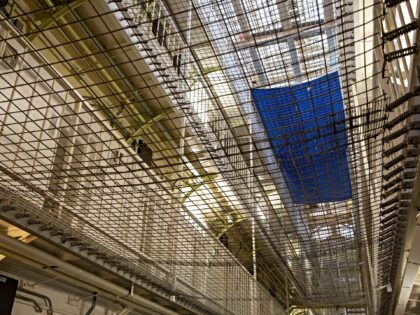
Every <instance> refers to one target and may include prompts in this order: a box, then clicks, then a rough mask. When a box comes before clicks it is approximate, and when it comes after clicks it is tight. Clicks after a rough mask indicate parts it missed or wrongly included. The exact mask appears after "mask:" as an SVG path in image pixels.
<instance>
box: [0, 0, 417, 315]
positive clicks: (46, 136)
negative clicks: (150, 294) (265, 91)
mask: <svg viewBox="0 0 420 315" xmlns="http://www.w3.org/2000/svg"><path fill="white" fill-rule="evenodd" d="M10 2H11V3H10V4H9V6H8V7H6V8H5V10H4V12H3V17H2V20H1V21H0V35H1V39H2V41H1V43H0V53H1V54H2V59H1V64H0V80H1V81H0V105H1V112H0V121H1V127H0V128H1V129H0V130H1V133H0V139H1V149H0V175H1V179H2V182H1V184H0V185H1V194H0V197H1V198H0V199H1V200H2V206H3V210H5V211H6V210H8V211H15V212H16V213H15V212H13V215H14V218H15V219H16V220H18V219H22V218H23V219H25V220H26V221H25V222H26V224H28V225H30V226H34V225H37V226H41V227H42V229H43V230H44V231H49V233H50V234H51V235H52V236H54V235H55V236H57V235H58V236H60V237H61V240H62V241H63V242H70V243H71V244H72V245H73V246H77V247H78V248H79V250H81V251H85V252H87V253H91V254H92V255H96V257H97V258H98V257H99V259H101V260H103V261H104V262H106V263H107V264H109V265H110V266H113V267H115V268H117V269H118V270H125V271H126V272H128V275H129V277H130V278H132V279H134V280H135V281H137V280H138V281H140V280H141V281H142V284H143V285H145V283H147V284H149V285H150V286H151V290H152V289H153V290H155V291H156V292H160V294H161V295H163V296H164V297H166V298H168V299H169V298H170V297H171V296H175V297H176V299H177V301H179V302H180V303H182V305H183V306H184V307H186V308H189V307H190V309H191V310H192V311H194V312H202V313H216V314H282V313H283V309H285V310H286V311H287V312H289V313H293V312H298V311H299V309H301V308H306V309H313V311H314V312H315V309H320V311H319V313H320V314H321V312H323V311H322V310H321V308H335V307H336V306H342V307H347V308H349V309H351V308H354V309H356V310H358V309H359V308H360V309H362V310H364V311H366V312H370V313H374V312H375V309H376V308H377V300H376V299H377V296H376V294H377V287H376V285H377V282H379V285H380V284H381V283H380V279H377V278H376V271H377V270H378V250H379V249H378V240H379V233H380V219H379V211H380V207H381V202H382V201H381V200H382V198H383V196H382V195H381V189H382V182H383V179H382V175H383V163H384V161H387V160H386V159H384V158H383V155H382V153H383V152H384V150H389V149H390V148H392V147H393V146H394V145H396V144H395V143H394V141H393V140H392V141H387V142H385V144H384V142H383V137H384V134H383V131H384V126H385V122H386V120H387V119H389V116H387V114H386V112H385V107H386V105H387V104H389V103H391V102H392V101H394V100H396V99H397V98H398V97H399V96H401V95H402V94H403V93H402V92H408V90H409V87H408V86H406V85H404V84H398V78H403V77H404V75H406V74H407V73H408V66H407V62H408V60H406V59H402V60H403V61H401V62H400V61H398V60H395V61H392V65H393V66H391V67H388V68H387V69H388V71H389V73H390V75H391V81H392V82H391V83H392V84H388V82H386V81H385V80H384V79H382V59H383V52H382V51H381V49H382V48H381V43H380V33H379V30H380V29H381V28H380V27H378V25H379V26H380V23H381V18H382V17H384V15H383V13H382V12H381V8H382V6H381V3H379V2H375V1H371V2H367V1H362V2H357V3H352V2H351V1H328V0H325V1H311V0H306V1H295V0H292V1H285V2H283V1H282V2H280V1H260V0H253V1H251V0H243V1H240V0H231V1H210V0H192V1H191V0H176V1H163V0H150V1H149V0H144V1H131V0H122V1H110V2H109V3H107V2H105V1H96V0H84V1H81V0H75V1H58V0H57V1H52V0H45V1H41V0H39V1H31V2H25V1H19V0H16V1H10ZM406 5H407V7H409V4H406ZM393 10H394V9H391V10H390V11H391V12H394V11H393ZM395 10H397V11H396V12H397V13H398V14H401V13H402V11H401V10H399V9H395ZM411 18H414V15H411ZM385 21H387V20H385ZM403 21H404V22H405V23H407V22H408V21H406V20H403ZM389 27H390V28H392V27H394V26H393V25H390V26H389ZM407 40H409V38H406V44H407ZM399 41H400V40H399V39H398V40H397V43H399ZM408 42H409V41H408ZM390 45H391V44H387V46H386V47H385V48H387V49H391V50H398V49H400V48H402V47H403V46H401V47H400V46H398V45H401V44H397V46H395V47H391V46H390ZM395 69H396V70H395ZM337 70H338V71H339V73H340V80H341V85H342V93H343V98H344V104H345V110H346V121H345V122H346V131H347V135H348V143H349V147H348V157H349V169H350V173H351V178H352V189H353V198H352V200H348V201H347V202H340V203H338V202H336V203H324V204H316V205H310V206H308V205H306V206H304V205H295V204H293V203H292V200H291V198H290V196H289V192H288V190H287V187H286V186H285V184H284V178H283V176H282V172H281V165H278V162H277V160H276V159H275V158H274V155H273V152H272V149H271V147H270V142H269V139H268V137H267V134H266V132H265V130H264V128H263V126H262V124H261V121H260V118H259V116H258V113H257V111H256V108H255V106H254V104H253V101H252V99H251V95H250V90H251V89H252V88H255V87H259V88H261V87H264V88H270V87H277V86H292V85H294V84H296V83H300V82H306V81H310V80H312V79H314V78H317V77H319V76H321V75H323V74H326V73H330V72H331V71H337ZM396 73H398V75H397V74H396ZM383 91H385V92H386V93H385V94H384V93H383ZM148 148H150V149H151V151H152V152H153V158H152V159H150V156H149V157H148V156H147V154H146V153H147V151H148ZM145 152H146V153H145ZM395 167H397V166H395ZM333 171H334V170H332V172H333ZM382 204H383V202H382ZM9 213H12V212H9ZM383 274H385V276H386V275H387V273H386V272H385V271H383ZM379 297H380V296H379ZM194 307H197V308H194ZM325 312H328V311H325ZM324 314H326V313H324Z"/></svg>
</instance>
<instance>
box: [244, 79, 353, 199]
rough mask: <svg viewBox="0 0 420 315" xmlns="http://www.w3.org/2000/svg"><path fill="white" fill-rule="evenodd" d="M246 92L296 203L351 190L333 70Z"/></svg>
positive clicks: (340, 104)
mask: <svg viewBox="0 0 420 315" xmlns="http://www.w3.org/2000/svg"><path fill="white" fill-rule="evenodd" d="M252 96H253V98H254V101H255V104H256V106H257V108H258V111H259V114H260V117H261V119H262V122H263V125H264V127H265V129H266V131H267V134H268V137H269V138H270V142H271V145H272V147H273V150H274V153H275V155H276V157H277V159H278V161H279V164H280V168H281V170H282V174H283V176H284V178H285V180H286V183H287V186H288V189H289V191H290V195H291V198H292V200H293V202H294V203H296V204H316V203H321V202H333V201H344V200H347V199H350V198H351V196H352V191H351V183H350V176H349V167H348V161H347V135H346V124H345V114H344V106H343V97H342V93H341V87H340V80H339V76H338V73H337V72H333V73H330V74H327V75H325V76H322V77H320V78H317V79H314V80H312V81H309V82H305V83H301V84H297V85H294V86H289V87H280V88H272V89H254V90H252Z"/></svg>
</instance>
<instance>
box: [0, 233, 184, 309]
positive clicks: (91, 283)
mask: <svg viewBox="0 0 420 315" xmlns="http://www.w3.org/2000/svg"><path fill="white" fill-rule="evenodd" d="M0 249H1V250H2V252H4V253H6V254H7V256H10V257H17V258H18V259H19V260H21V261H24V262H25V263H26V264H30V265H32V266H34V267H36V268H42V269H43V270H45V271H46V272H49V273H53V274H54V275H55V276H57V278H59V279H67V280H68V281H69V282H71V283H73V284H76V286H79V287H80V286H82V287H84V288H86V287H89V288H90V289H91V290H92V289H93V290H95V291H96V292H104V293H108V294H111V295H113V296H115V297H118V298H119V299H121V300H123V301H127V302H128V303H130V304H131V305H135V306H136V308H138V309H144V310H149V311H150V310H151V311H154V312H158V313H160V314H162V315H179V313H177V312H175V311H172V310H170V309H168V308H166V307H164V306H161V305H159V304H157V303H155V302H152V301H150V300H148V299H146V298H144V297H142V296H140V295H137V294H133V295H130V294H129V293H130V292H129V290H128V289H127V288H123V287H121V286H119V285H116V284H114V283H112V282H110V281H108V280H105V279H103V278H100V277H98V276H96V275H94V274H92V273H89V272H87V271H85V270H83V269H80V268H78V267H76V266H74V265H71V264H69V263H67V262H64V261H62V260H60V259H59V258H57V257H55V256H52V255H51V254H48V253H46V252H43V251H42V250H40V249H38V248H36V247H34V246H32V245H29V244H25V243H22V242H20V241H18V240H16V239H14V238H11V237H9V236H7V235H5V234H0ZM45 266H54V268H45ZM66 282H67V281H66Z"/></svg>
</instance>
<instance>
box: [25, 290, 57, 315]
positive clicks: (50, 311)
mask: <svg viewBox="0 0 420 315" xmlns="http://www.w3.org/2000/svg"><path fill="white" fill-rule="evenodd" d="M18 291H20V292H23V293H26V294H30V295H33V296H36V297H38V298H40V299H43V300H44V302H45V305H46V306H47V307H48V310H47V314H48V315H53V306H52V301H51V299H50V298H49V297H48V296H46V295H44V294H41V293H38V292H35V291H31V290H28V289H24V288H18Z"/></svg>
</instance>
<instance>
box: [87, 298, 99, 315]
mask: <svg viewBox="0 0 420 315" xmlns="http://www.w3.org/2000/svg"><path fill="white" fill-rule="evenodd" d="M97 295H98V294H97V293H96V292H93V297H92V304H91V305H90V307H89V309H88V310H87V312H86V313H85V315H90V314H91V313H92V312H93V310H94V309H95V306H96V299H97Z"/></svg>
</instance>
